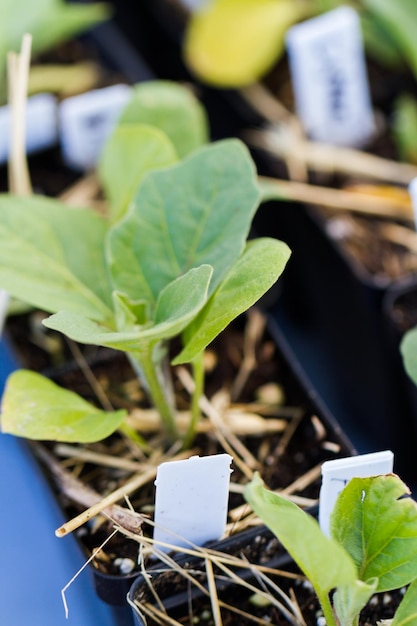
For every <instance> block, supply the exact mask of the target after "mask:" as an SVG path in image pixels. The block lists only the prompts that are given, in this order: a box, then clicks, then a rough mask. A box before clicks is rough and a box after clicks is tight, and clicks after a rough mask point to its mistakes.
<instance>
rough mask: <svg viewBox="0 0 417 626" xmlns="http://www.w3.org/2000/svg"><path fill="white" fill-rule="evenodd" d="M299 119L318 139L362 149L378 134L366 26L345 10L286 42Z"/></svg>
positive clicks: (304, 26) (303, 26) (308, 24)
mask: <svg viewBox="0 0 417 626" xmlns="http://www.w3.org/2000/svg"><path fill="white" fill-rule="evenodd" d="M286 44H287V50H288V56H289V64H290V70H291V77H292V84H293V90H294V97H295V104H296V110H297V114H298V116H299V118H300V120H301V123H302V124H303V126H304V129H305V131H306V133H307V135H309V136H310V137H311V138H312V139H313V140H315V141H320V142H323V143H330V144H337V145H344V146H360V145H363V144H365V143H366V142H367V141H368V140H369V138H370V136H371V135H372V133H373V131H374V120H373V114H372V107H371V99H370V94H369V85H368V80H367V75H366V65H365V57H364V52H363V44H362V35H361V28H360V21H359V17H358V15H357V13H356V12H355V11H354V10H353V9H351V8H350V7H340V8H338V9H335V10H334V11H330V12H328V13H325V14H323V15H320V16H318V17H315V18H313V19H310V20H307V21H305V22H302V23H300V24H297V25H295V26H293V27H291V28H290V29H289V30H288V32H287V38H286Z"/></svg>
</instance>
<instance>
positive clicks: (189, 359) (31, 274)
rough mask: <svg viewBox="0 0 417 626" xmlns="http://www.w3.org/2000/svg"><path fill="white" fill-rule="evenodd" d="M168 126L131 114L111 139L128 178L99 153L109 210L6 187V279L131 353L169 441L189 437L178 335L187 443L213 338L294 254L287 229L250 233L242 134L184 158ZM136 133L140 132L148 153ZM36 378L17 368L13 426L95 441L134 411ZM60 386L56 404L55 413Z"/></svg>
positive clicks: (9, 392)
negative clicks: (94, 405)
mask: <svg viewBox="0 0 417 626" xmlns="http://www.w3.org/2000/svg"><path fill="white" fill-rule="evenodd" d="M165 87H166V86H165ZM162 92H163V93H164V94H165V95H164V99H165V100H166V90H165V89H162ZM147 97H149V94H148V96H147ZM131 122H132V120H131V117H130V114H129V116H128V119H126V118H125V119H124V120H123V117H122V123H121V128H122V130H123V124H131ZM142 122H143V120H141V123H142ZM169 126H170V125H169V124H167V125H166V133H164V132H163V131H161V130H160V129H156V128H154V127H152V126H149V125H147V124H146V123H142V125H141V124H132V127H131V128H130V129H129V133H122V134H119V135H115V136H114V137H113V138H110V140H109V141H110V142H111V145H112V146H113V147H114V150H115V152H116V153H119V154H120V152H121V151H123V147H124V149H125V150H126V153H127V154H129V155H130V157H131V158H130V159H126V162H125V165H126V167H128V165H129V164H133V165H131V167H132V169H131V170H130V173H128V172H127V171H125V172H123V176H121V177H119V174H120V168H119V169H118V168H117V159H113V160H112V157H111V155H109V154H108V153H107V155H106V159H105V160H104V161H102V165H101V170H100V171H101V174H102V175H104V176H107V179H106V180H107V185H106V184H103V187H104V188H105V189H107V192H108V194H109V197H110V200H111V202H113V208H112V210H111V215H110V218H103V217H100V216H99V215H97V214H95V213H94V212H93V211H92V210H89V209H75V208H68V207H67V206H65V205H64V204H62V203H61V202H58V201H55V200H51V199H47V198H44V197H40V196H37V197H36V196H34V197H29V198H21V197H13V196H11V195H6V194H4V195H1V196H0V238H1V241H2V246H0V286H1V287H2V288H3V289H5V290H6V291H7V292H8V293H10V294H11V295H13V296H15V297H17V298H19V299H21V300H23V301H25V302H28V303H29V304H31V305H33V306H35V307H38V308H40V309H43V310H45V311H47V312H50V313H52V315H51V316H50V317H49V318H47V319H46V320H45V321H44V324H45V326H47V327H48V328H51V329H54V330H57V331H59V332H62V333H63V334H65V335H66V336H68V337H70V338H71V339H73V340H75V341H78V342H80V343H86V344H94V345H100V346H107V347H111V348H114V349H116V350H121V351H123V352H126V353H127V355H128V357H129V359H130V361H131V362H132V365H133V366H134V368H135V369H136V371H137V372H138V375H139V377H140V378H141V380H142V382H143V384H144V387H145V389H146V390H147V391H148V393H149V396H150V399H151V401H152V403H153V404H154V406H155V407H156V408H157V409H158V411H159V414H160V417H161V422H162V424H163V425H164V427H165V431H166V434H167V436H168V438H169V440H171V441H176V440H177V439H178V436H179V435H178V432H177V427H176V419H175V416H176V407H175V399H174V394H173V391H172V382H171V370H170V368H169V355H170V345H171V341H172V340H173V339H174V338H180V339H181V341H182V349H180V351H179V353H178V354H177V355H176V356H175V358H174V364H180V363H191V364H192V371H193V373H194V380H195V387H196V391H195V395H194V398H193V403H192V407H193V408H192V418H191V420H190V427H189V432H188V433H187V434H186V436H185V442H184V443H185V445H187V444H189V443H190V442H191V441H192V437H193V433H194V431H195V426H196V421H197V419H198V417H199V411H198V404H199V403H198V400H199V397H200V395H201V393H202V389H203V382H204V376H203V353H204V350H205V348H206V346H207V345H208V344H209V343H210V342H211V341H212V340H213V339H214V338H215V337H216V336H217V335H218V334H219V333H220V332H221V331H222V330H223V329H224V328H225V327H226V326H227V325H228V324H229V323H230V322H231V321H232V320H233V319H235V318H236V317H237V316H238V315H240V314H241V313H243V312H244V311H246V310H247V309H248V308H249V307H251V306H252V305H253V304H254V303H255V302H257V300H258V299H259V298H260V297H261V296H262V295H263V294H264V293H265V292H266V291H267V290H268V289H269V288H270V287H271V286H272V285H273V284H274V283H275V282H276V280H277V279H278V277H279V276H280V274H281V273H282V271H283V270H284V267H285V265H286V262H287V260H288V258H289V255H290V252H289V249H288V247H287V246H286V244H285V243H283V242H281V241H278V240H276V239H271V238H259V239H254V240H251V241H247V238H248V234H249V229H250V225H251V221H252V218H253V216H254V214H255V212H256V210H257V207H258V204H259V200H260V191H259V188H258V183H257V176H256V171H255V167H254V164H253V162H252V159H251V157H250V155H249V152H248V150H247V149H246V147H245V146H244V145H243V143H242V142H240V141H239V140H225V141H221V142H217V143H213V144H209V145H203V146H201V147H197V148H196V149H193V150H191V153H190V152H188V154H187V156H186V157H185V158H183V159H180V157H179V156H178V154H179V148H178V147H177V146H179V142H180V140H181V138H177V139H175V137H174V136H173V135H172V133H171V135H170V136H171V139H169V138H168V134H167V133H168V132H169ZM133 129H137V132H132V130H133ZM117 132H119V131H117ZM129 136H130V137H131V140H132V141H136V140H137V139H138V138H139V139H140V142H141V143H140V146H141V147H139V153H140V154H142V157H141V156H139V157H137V153H136V152H135V151H136V148H137V146H136V144H135V145H130V144H129ZM115 137H116V138H115ZM202 137H203V135H200V139H198V140H197V144H198V143H200V142H201V141H202ZM174 141H175V145H174V143H173V142H174ZM182 149H184V146H182ZM190 149H191V148H190V146H189V147H188V151H189V150H190ZM135 154H136V158H134V155H135ZM143 155H145V156H143ZM148 157H149V158H148ZM112 163H114V168H112V166H111V164H112ZM135 168H136V170H135ZM106 173H107V174H106ZM121 179H123V180H124V181H125V185H126V188H127V191H126V193H124V190H123V189H122V188H121V187H120V180H121ZM39 379H41V377H40V375H36V374H33V373H32V374H31V375H30V376H29V373H28V372H26V371H25V370H19V371H17V372H15V373H13V374H12V375H11V376H10V377H9V379H8V383H7V386H6V390H5V394H4V397H3V403H2V429H3V431H5V432H9V433H12V434H17V435H20V436H28V437H30V438H36V439H54V440H60V441H76V440H77V438H78V440H79V441H87V440H89V441H91V440H92V438H93V439H94V438H96V440H97V439H99V438H101V437H102V435H103V432H102V430H100V429H98V428H97V422H98V421H100V420H101V419H102V420H103V421H105V422H106V429H105V430H106V434H109V430H110V431H111V430H112V429H113V430H116V429H117V428H118V427H119V425H120V422H121V420H123V415H122V414H120V413H117V414H114V415H113V414H110V415H109V414H104V412H103V415H100V414H98V413H97V412H96V411H91V410H90V407H89V406H80V405H78V408H77V409H74V406H73V405H74V398H73V396H72V395H70V396H68V395H67V394H68V393H69V392H64V391H63V390H60V389H59V388H58V387H57V386H56V385H54V386H53V387H51V386H52V385H53V383H50V384H49V385H46V384H44V383H39V384H38V382H37V380H39ZM48 382H49V381H48ZM40 390H43V393H44V398H43V397H42V393H41V391H40ZM58 393H60V402H58V400H55V407H56V408H57V411H49V410H47V409H46V406H47V402H49V401H50V399H51V396H52V395H54V394H55V395H56V394H58ZM89 424H90V429H91V433H95V434H94V435H93V436H92V434H91V433H89V432H88V428H89V426H88V425H89ZM103 429H104V427H103ZM99 430H100V436H97V433H98V432H99Z"/></svg>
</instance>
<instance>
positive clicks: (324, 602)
mask: <svg viewBox="0 0 417 626" xmlns="http://www.w3.org/2000/svg"><path fill="white" fill-rule="evenodd" d="M316 592H317V597H318V599H319V602H320V606H321V608H322V610H323V615H324V619H325V620H326V626H337V622H336V619H335V616H334V613H333V608H332V605H331V602H330V598H329V594H328V593H319V592H318V591H317V590H316Z"/></svg>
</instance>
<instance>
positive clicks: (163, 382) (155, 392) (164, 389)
mask: <svg viewBox="0 0 417 626" xmlns="http://www.w3.org/2000/svg"><path fill="white" fill-rule="evenodd" d="M129 358H130V362H131V363H132V366H133V367H134V369H135V371H136V372H137V374H138V376H139V378H140V379H141V380H142V382H143V384H144V385H145V387H146V391H147V392H148V393H149V396H150V398H151V400H152V403H153V404H154V406H155V408H156V409H157V411H158V413H159V416H160V418H161V421H162V423H163V426H164V429H165V431H166V433H167V435H168V437H169V439H170V440H171V441H173V442H174V441H177V439H178V430H177V426H176V423H175V413H176V411H175V402H174V399H173V393H172V383H171V377H170V375H169V373H168V368H167V367H166V351H165V349H164V347H163V346H161V345H158V346H149V348H148V350H147V351H141V352H130V353H129Z"/></svg>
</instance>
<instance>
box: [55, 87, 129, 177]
mask: <svg viewBox="0 0 417 626" xmlns="http://www.w3.org/2000/svg"><path fill="white" fill-rule="evenodd" d="M131 93H132V89H131V87H129V86H128V85H112V86H111V87H104V88H103V89H95V90H93V91H88V92H87V93H83V94H80V95H78V96H73V97H71V98H66V99H65V100H63V101H62V102H61V104H60V107H59V120H60V141H61V150H62V156H63V159H64V161H65V163H66V164H67V165H69V166H70V167H73V168H75V169H79V170H88V169H92V168H93V167H94V166H95V164H96V162H97V159H98V157H99V155H100V151H101V148H102V147H103V144H104V142H105V141H106V139H107V137H108V136H109V135H110V133H111V132H112V130H113V128H114V127H115V125H116V123H117V120H118V119H119V117H120V114H121V112H122V110H123V108H124V107H125V106H126V104H127V102H128V100H129V98H130V96H131Z"/></svg>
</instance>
